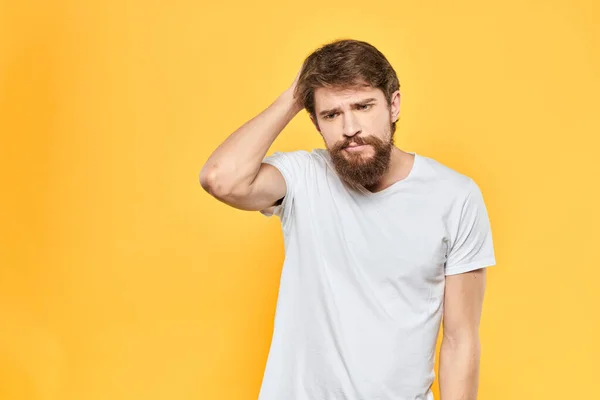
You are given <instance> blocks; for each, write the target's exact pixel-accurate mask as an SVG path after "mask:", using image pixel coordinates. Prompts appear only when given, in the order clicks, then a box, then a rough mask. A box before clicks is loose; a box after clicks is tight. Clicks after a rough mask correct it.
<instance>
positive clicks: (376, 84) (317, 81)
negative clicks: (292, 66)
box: [295, 39, 400, 133]
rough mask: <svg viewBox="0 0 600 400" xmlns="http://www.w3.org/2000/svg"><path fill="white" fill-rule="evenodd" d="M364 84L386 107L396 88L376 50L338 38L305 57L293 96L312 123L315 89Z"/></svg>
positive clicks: (390, 70)
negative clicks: (382, 98)
mask: <svg viewBox="0 0 600 400" xmlns="http://www.w3.org/2000/svg"><path fill="white" fill-rule="evenodd" d="M365 84H366V85H368V86H371V87H373V88H377V89H381V90H382V91H383V93H384V95H385V98H386V100H387V103H388V106H389V105H391V101H392V94H393V93H394V92H395V91H396V90H398V89H399V88H400V83H399V82H398V77H397V76H396V71H394V68H392V66H391V65H390V63H389V62H388V60H387V59H386V58H385V56H384V55H383V54H382V53H381V52H380V51H379V50H377V48H375V47H374V46H372V45H371V44H369V43H366V42H363V41H360V40H352V39H341V40H336V41H334V42H330V43H328V44H325V45H324V46H322V47H320V48H318V49H317V50H315V51H314V52H313V53H312V54H310V55H309V56H308V57H307V58H306V60H305V61H304V64H303V65H302V70H301V72H300V76H299V78H298V83H297V86H296V91H295V97H296V98H297V99H298V101H299V102H300V104H302V105H303V106H304V108H306V110H307V111H308V112H309V113H310V115H311V116H312V117H313V118H314V120H315V121H316V115H315V96H314V94H315V89H317V88H320V87H324V88H331V87H335V88H352V87H357V86H361V85H365ZM395 131H396V122H394V123H393V124H392V133H394V132H395Z"/></svg>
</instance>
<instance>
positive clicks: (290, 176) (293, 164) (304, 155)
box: [260, 150, 310, 229]
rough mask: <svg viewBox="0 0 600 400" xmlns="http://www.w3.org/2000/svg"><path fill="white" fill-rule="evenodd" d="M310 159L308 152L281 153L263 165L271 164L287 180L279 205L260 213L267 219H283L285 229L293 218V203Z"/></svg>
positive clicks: (264, 160)
mask: <svg viewBox="0 0 600 400" xmlns="http://www.w3.org/2000/svg"><path fill="white" fill-rule="evenodd" d="M309 157H310V153H308V152H307V151H305V150H297V151H290V152H281V151H279V152H276V153H273V154H272V155H270V156H267V157H265V158H264V159H263V163H266V164H270V165H272V166H274V167H275V168H277V169H278V170H279V172H281V175H283V179H285V184H286V193H285V196H284V197H283V200H282V201H281V202H280V203H279V204H278V205H276V206H274V207H269V208H267V209H264V210H261V211H260V212H261V214H263V215H265V216H266V217H271V216H273V215H277V216H278V217H279V218H280V219H281V223H282V225H283V226H284V229H285V227H286V226H287V224H288V223H289V220H290V218H291V217H292V209H293V203H294V200H295V198H296V193H298V190H299V188H300V186H301V185H302V182H303V181H302V178H303V176H304V174H305V171H306V165H307V162H308V160H309Z"/></svg>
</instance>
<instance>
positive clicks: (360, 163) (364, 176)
mask: <svg viewBox="0 0 600 400" xmlns="http://www.w3.org/2000/svg"><path fill="white" fill-rule="evenodd" d="M390 132H391V129H390ZM352 142H354V143H356V144H358V145H370V146H371V147H372V148H373V150H374V153H375V154H373V155H365V154H364V153H365V152H367V151H369V150H368V149H363V150H362V151H360V152H356V153H351V152H347V151H344V149H345V148H346V147H347V146H348V145H349V144H350V143H352ZM393 146H394V135H393V134H390V138H389V140H387V141H384V140H382V139H380V138H378V137H376V136H354V137H351V138H347V139H344V140H341V141H340V142H338V143H336V144H335V145H334V146H333V147H331V148H330V149H328V150H329V154H330V156H331V161H332V162H333V165H334V167H335V170H336V172H337V173H338V175H339V177H340V178H341V179H342V180H343V181H345V182H346V183H348V184H349V185H351V186H353V187H363V188H369V187H371V186H373V185H375V184H376V183H377V182H379V180H380V179H381V177H382V176H383V175H384V174H385V173H386V172H387V170H388V168H389V166H390V159H391V154H392V148H393Z"/></svg>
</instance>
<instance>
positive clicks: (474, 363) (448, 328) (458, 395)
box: [439, 268, 486, 400]
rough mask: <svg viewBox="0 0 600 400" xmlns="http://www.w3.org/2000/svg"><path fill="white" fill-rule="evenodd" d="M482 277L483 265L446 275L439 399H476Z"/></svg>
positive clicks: (483, 272)
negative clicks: (472, 269)
mask: <svg viewBox="0 0 600 400" xmlns="http://www.w3.org/2000/svg"><path fill="white" fill-rule="evenodd" d="M485 280H486V271H485V268H481V269H478V270H475V271H470V272H466V273H463V274H456V275H450V276H447V277H446V292H445V296H444V329H443V330H444V335H443V339H442V347H441V350H440V373H439V384H440V399H441V400H476V399H477V391H478V386H479V357H480V342H479V322H480V319H481V312H482V304H483V297H484V291H485Z"/></svg>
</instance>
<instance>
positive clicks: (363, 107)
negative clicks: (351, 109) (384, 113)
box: [358, 104, 373, 110]
mask: <svg viewBox="0 0 600 400" xmlns="http://www.w3.org/2000/svg"><path fill="white" fill-rule="evenodd" d="M372 105H373V104H360V105H359V106H358V109H359V110H368V109H369V108H371V106H372Z"/></svg>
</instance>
